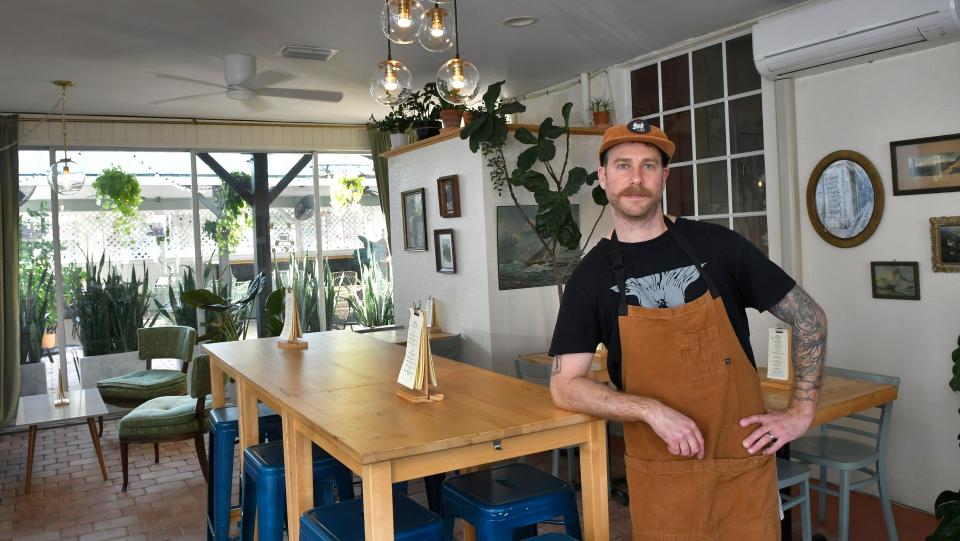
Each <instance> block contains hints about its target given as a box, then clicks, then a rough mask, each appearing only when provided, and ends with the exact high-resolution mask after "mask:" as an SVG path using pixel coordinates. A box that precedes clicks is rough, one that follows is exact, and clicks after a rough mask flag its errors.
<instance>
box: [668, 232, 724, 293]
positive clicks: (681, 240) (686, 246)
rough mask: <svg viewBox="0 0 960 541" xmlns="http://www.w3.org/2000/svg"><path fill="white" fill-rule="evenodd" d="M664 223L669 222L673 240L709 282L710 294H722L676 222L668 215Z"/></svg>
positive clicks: (704, 279)
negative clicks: (676, 225) (678, 228)
mask: <svg viewBox="0 0 960 541" xmlns="http://www.w3.org/2000/svg"><path fill="white" fill-rule="evenodd" d="M663 221H664V223H666V224H667V231H668V232H669V233H670V236H671V237H673V240H675V241H677V244H679V245H680V249H681V250H683V253H685V254H687V257H689V258H690V259H691V260H692V261H693V264H694V266H695V267H697V272H699V273H700V276H701V277H702V278H703V281H704V282H706V284H707V289H709V290H710V296H711V297H713V298H714V299H716V298H717V297H719V296H720V290H718V289H717V286H715V285H714V284H713V280H712V279H711V278H710V275H709V274H707V273H706V272H704V270H703V265H702V264H701V263H700V258H698V257H697V254H696V253H695V252H694V251H693V246H690V242H689V241H688V240H687V237H685V236H684V235H683V234H682V233H680V231H678V230H677V228H676V227H675V224H674V223H673V222H672V221H670V219H669V218H667V217H666V216H664V217H663Z"/></svg>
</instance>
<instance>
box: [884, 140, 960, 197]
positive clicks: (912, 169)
mask: <svg viewBox="0 0 960 541" xmlns="http://www.w3.org/2000/svg"><path fill="white" fill-rule="evenodd" d="M890 162H891V171H893V195H913V194H918V193H936V192H956V191H960V133H955V134H953V135H940V136H937V137H925V138H923V139H910V140H907V141H894V142H892V143H890Z"/></svg>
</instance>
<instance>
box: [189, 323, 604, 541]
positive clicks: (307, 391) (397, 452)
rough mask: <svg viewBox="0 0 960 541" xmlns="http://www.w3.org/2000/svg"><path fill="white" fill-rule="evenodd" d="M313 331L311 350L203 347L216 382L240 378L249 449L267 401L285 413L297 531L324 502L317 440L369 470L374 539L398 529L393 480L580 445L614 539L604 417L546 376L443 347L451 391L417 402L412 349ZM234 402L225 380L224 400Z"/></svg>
mask: <svg viewBox="0 0 960 541" xmlns="http://www.w3.org/2000/svg"><path fill="white" fill-rule="evenodd" d="M304 338H305V340H306V341H307V342H308V344H309V347H308V348H307V349H304V350H291V349H279V348H278V347H277V343H276V342H277V339H276V338H263V339H258V340H247V341H243V342H225V343H217V344H207V345H204V346H203V349H204V350H206V351H207V352H208V353H209V354H210V371H211V376H212V381H219V379H218V378H222V377H223V376H230V377H232V378H234V380H235V381H236V384H237V396H236V402H237V406H238V413H239V425H240V445H241V448H245V447H249V446H251V445H255V444H257V443H258V426H257V423H258V421H259V418H258V412H257V401H262V402H263V403H265V404H266V405H267V406H269V407H270V408H271V409H273V410H274V411H276V412H277V413H279V414H280V416H281V417H282V421H283V444H284V459H285V464H286V486H287V514H288V531H289V536H290V539H299V528H300V522H299V520H300V516H301V514H302V513H303V512H305V511H307V510H308V509H309V508H310V507H312V506H313V479H312V476H313V469H312V453H311V444H313V443H315V444H317V445H318V446H320V447H321V448H322V449H324V450H325V451H327V452H328V453H330V454H331V455H332V456H333V457H334V458H336V459H337V460H339V461H340V462H342V463H343V464H345V465H346V466H347V467H349V468H350V469H351V470H352V471H353V472H355V473H356V474H358V475H359V476H360V478H361V480H362V484H363V495H364V496H363V510H364V517H365V520H364V530H365V534H366V535H365V537H366V539H368V540H371V541H379V540H388V539H390V540H392V539H393V537H394V536H393V533H394V532H393V498H392V490H391V485H392V483H395V482H398V481H405V480H408V479H416V478H420V477H424V476H427V475H431V474H436V473H442V472H449V471H453V470H457V469H467V468H473V467H479V466H482V465H485V464H491V463H494V462H498V461H501V460H505V459H511V458H516V457H520V456H524V455H529V454H532V453H537V452H541V451H547V450H550V449H555V448H561V447H570V446H579V447H580V467H581V483H582V487H583V488H582V496H583V532H584V539H588V540H602V539H608V538H609V536H610V532H609V520H608V519H609V514H608V507H607V506H608V499H607V461H606V432H605V421H604V420H603V419H599V418H595V417H591V416H589V415H585V414H581V413H574V412H570V411H565V410H562V409H558V408H556V407H554V406H553V403H552V402H551V400H550V396H549V392H548V390H547V389H546V388H544V387H542V386H538V385H535V384H533V383H530V382H524V381H521V380H518V379H515V378H511V377H507V376H504V375H502V374H497V373H494V372H491V371H488V370H484V369H481V368H478V367H475V366H471V365H469V364H465V363H460V362H456V361H452V360H449V359H444V358H440V357H435V360H436V363H437V364H436V366H437V379H438V382H439V390H440V392H442V393H443V394H444V397H445V398H444V400H442V401H439V402H427V403H417V404H415V403H411V402H408V401H406V400H403V399H401V398H399V397H397V396H396V394H395V391H396V388H397V383H396V379H397V375H398V373H399V371H400V365H401V362H402V357H403V353H404V348H402V347H399V346H397V345H394V344H391V343H388V342H386V341H382V340H379V339H376V338H372V337H369V336H365V335H364V334H358V333H354V332H351V331H329V332H325V333H313V334H307V335H305V336H304ZM224 405H225V396H224V390H223V387H221V386H219V385H214V386H213V407H223V406H224ZM465 531H466V532H467V535H468V536H469V535H470V533H471V528H469V527H467V528H465Z"/></svg>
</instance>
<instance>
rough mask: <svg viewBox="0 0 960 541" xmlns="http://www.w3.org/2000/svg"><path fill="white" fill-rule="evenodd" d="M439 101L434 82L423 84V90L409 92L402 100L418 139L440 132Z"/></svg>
mask: <svg viewBox="0 0 960 541" xmlns="http://www.w3.org/2000/svg"><path fill="white" fill-rule="evenodd" d="M440 101H442V100H441V99H440V97H439V96H438V95H437V84H436V83H427V84H425V85H423V90H418V91H416V92H411V93H409V94H408V95H407V96H406V99H404V100H403V102H402V106H403V108H404V110H406V111H410V113H411V121H412V122H411V125H412V126H413V131H414V133H415V134H416V136H417V140H418V141H422V140H424V139H426V138H428V137H433V136H434V135H437V134H438V133H440V126H441V124H440Z"/></svg>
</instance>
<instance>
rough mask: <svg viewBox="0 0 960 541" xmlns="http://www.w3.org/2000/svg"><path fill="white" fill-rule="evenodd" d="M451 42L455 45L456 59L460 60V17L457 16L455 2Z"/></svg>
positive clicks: (454, 4)
mask: <svg viewBox="0 0 960 541" xmlns="http://www.w3.org/2000/svg"><path fill="white" fill-rule="evenodd" d="M453 40H454V42H455V43H456V48H457V54H456V56H457V58H460V16H459V15H457V0H453Z"/></svg>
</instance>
